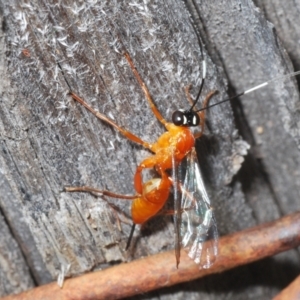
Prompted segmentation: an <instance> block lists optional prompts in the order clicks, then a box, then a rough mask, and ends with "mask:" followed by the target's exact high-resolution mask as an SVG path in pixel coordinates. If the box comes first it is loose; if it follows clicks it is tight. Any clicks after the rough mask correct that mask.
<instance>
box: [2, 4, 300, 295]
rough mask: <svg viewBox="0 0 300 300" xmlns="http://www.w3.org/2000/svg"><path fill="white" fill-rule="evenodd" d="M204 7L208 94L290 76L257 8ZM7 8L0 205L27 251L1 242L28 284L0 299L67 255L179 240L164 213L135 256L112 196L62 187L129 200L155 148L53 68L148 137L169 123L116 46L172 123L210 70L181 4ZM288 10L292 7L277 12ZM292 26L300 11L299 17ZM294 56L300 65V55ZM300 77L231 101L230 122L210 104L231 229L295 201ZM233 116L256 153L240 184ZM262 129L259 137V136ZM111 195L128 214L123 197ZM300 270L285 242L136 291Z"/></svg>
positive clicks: (271, 278) (207, 287) (191, 288)
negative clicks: (187, 279) (267, 255)
mask: <svg viewBox="0 0 300 300" xmlns="http://www.w3.org/2000/svg"><path fill="white" fill-rule="evenodd" d="M287 3H288V2H284V3H281V5H289V4H287ZM198 8H199V10H198V12H199V14H200V18H198V17H197V19H196V23H197V24H198V27H199V30H200V32H201V38H202V39H203V42H204V44H205V49H206V50H205V57H206V59H207V62H208V79H207V84H206V87H205V90H204V94H205V93H206V92H208V91H209V90H212V89H217V90H219V91H220V93H219V95H218V97H216V99H215V101H216V100H217V99H223V98H226V97H227V96H226V94H224V92H225V90H226V88H227V82H230V86H231V92H232V91H233V89H235V90H236V91H237V92H238V91H241V90H244V89H245V88H249V87H251V86H253V85H256V84H258V83H260V82H263V81H265V80H268V79H270V78H273V77H275V76H277V75H279V74H285V73H288V72H291V71H292V66H291V63H290V60H289V58H288V56H287V53H286V52H285V50H284V49H283V48H282V46H281V42H280V41H279V40H278V38H277V37H276V34H275V31H274V27H273V26H272V24H270V23H268V22H267V21H266V20H265V17H264V15H263V14H262V12H261V11H259V10H258V9H257V8H256V7H255V6H254V5H253V4H252V2H250V1H239V2H238V1H230V2H228V1H224V2H223V1H218V3H216V2H214V1H202V2H201V3H200V2H199V3H198ZM278 9H279V10H280V8H278ZM296 9H297V8H295V10H296ZM282 10H283V11H284V8H282ZM191 13H192V14H193V16H194V17H195V16H196V15H195V11H191ZM292 13H293V15H294V13H295V11H293V12H292ZM1 15H2V17H3V22H2V24H3V26H2V33H1V35H0V36H1V43H2V44H1V45H3V47H1V75H2V76H1V77H2V80H1V83H0V86H1V123H0V132H1V149H2V151H1V156H0V157H1V192H2V193H1V197H0V208H1V211H0V212H1V214H2V215H3V216H4V218H1V221H0V222H1V224H2V223H3V224H4V225H5V226H6V227H8V228H9V230H5V229H4V230H1V233H2V231H5V233H4V234H3V236H4V235H5V239H6V240H7V241H10V242H11V243H12V245H13V244H14V243H15V242H14V241H16V242H17V244H18V247H17V246H16V244H15V246H10V247H8V246H6V247H4V246H2V245H4V244H6V243H5V242H4V243H1V245H0V253H1V255H2V256H3V257H4V259H1V261H0V278H1V282H4V281H3V279H2V278H6V280H7V278H10V277H9V276H8V274H9V273H8V272H10V273H15V274H19V277H14V279H13V280H7V283H6V284H5V288H2V287H1V291H0V295H4V294H8V293H12V292H18V291H20V290H24V289H26V288H30V287H32V285H33V282H35V283H36V284H42V283H45V282H49V281H51V280H55V279H56V277H57V275H58V273H59V272H60V270H61V268H62V266H65V267H66V266H67V265H68V264H71V267H70V271H69V273H68V275H75V274H79V273H82V272H86V271H90V270H94V269H99V268H104V267H108V266H109V265H111V264H115V263H117V262H120V261H126V260H130V259H133V258H136V257H139V256H142V255H147V254H151V253H157V252H160V251H162V250H164V249H172V247H173V228H172V222H171V220H169V219H168V218H156V219H155V220H153V221H152V222H150V223H151V226H150V225H149V227H151V230H144V231H143V232H142V233H141V234H140V238H137V239H136V242H135V247H134V249H133V251H132V253H130V254H131V256H129V257H128V254H127V253H126V252H124V251H123V249H124V245H125V243H126V240H127V236H128V233H129V230H130V226H129V225H127V224H124V223H122V232H120V231H118V228H117V224H116V223H117V222H116V219H115V215H114V214H113V212H112V210H111V208H110V207H109V205H108V204H107V203H106V202H104V201H101V200H100V199H96V198H95V197H93V196H91V195H86V194H66V193H64V192H63V187H64V186H66V185H84V184H85V185H86V184H88V185H92V186H95V187H99V188H106V189H109V190H112V191H115V192H122V193H132V192H133V188H132V177H133V174H134V171H135V166H136V164H137V163H138V162H139V161H140V160H141V158H143V157H145V156H146V155H147V153H146V152H145V151H144V150H143V149H141V148H140V147H138V146H136V145H133V144H132V143H130V142H128V141H126V140H125V139H124V138H123V137H122V136H121V135H120V134H118V133H116V132H115V131H114V130H113V129H111V128H110V127H109V126H107V125H105V124H103V123H102V122H100V121H98V120H97V119H96V118H95V117H93V116H92V115H91V114H89V113H88V112H86V111H85V110H84V109H83V108H82V107H80V106H79V105H77V104H75V103H74V102H73V101H72V100H71V99H70V97H69V96H68V95H67V93H68V87H67V85H66V82H65V81H64V78H63V76H62V74H61V72H60V70H59V68H58V67H57V61H59V62H60V64H61V65H62V66H63V68H64V70H65V71H64V73H65V77H66V78H67V79H68V81H69V82H70V84H71V86H72V88H73V89H74V91H76V92H77V93H78V94H80V95H82V96H83V97H84V98H85V99H86V100H87V101H88V102H89V103H92V104H93V106H94V107H95V108H97V109H99V111H101V112H103V113H105V114H106V115H108V116H110V117H111V118H114V119H115V120H116V122H117V123H118V124H120V125H122V126H124V127H126V128H127V129H130V130H131V131H132V132H134V133H135V134H137V135H139V136H141V137H142V138H143V139H145V140H148V141H154V139H155V137H156V136H157V135H158V134H160V133H162V132H163V129H162V128H161V126H160V125H159V124H158V122H157V121H156V120H155V119H154V118H153V116H152V114H151V111H150V110H149V108H148V106H147V103H146V101H145V99H144V95H143V93H142V91H141V89H140V87H139V86H138V84H137V83H136V81H135V79H134V78H133V75H132V73H131V71H130V69H129V67H128V65H127V64H126V62H125V60H124V59H123V58H122V56H120V55H119V54H118V53H117V52H116V51H115V48H114V46H115V41H116V38H119V39H120V40H121V41H122V43H123V44H124V45H125V47H126V48H127V50H128V51H129V53H130V54H131V55H132V56H133V59H134V60H135V62H136V64H137V67H138V70H139V71H140V73H141V75H142V76H143V78H144V79H145V81H146V83H147V85H148V86H149V89H150V92H151V94H152V95H153V97H154V99H155V102H156V103H157V106H158V108H159V109H160V110H161V112H162V114H163V115H164V116H165V117H166V118H168V119H169V118H170V115H171V113H172V111H173V110H174V109H175V108H178V107H183V108H185V107H186V105H187V102H186V99H185V95H184V92H183V87H184V86H185V85H187V84H190V83H192V84H193V86H194V87H195V88H194V89H193V94H196V93H197V88H196V87H197V86H198V85H199V74H201V64H200V52H199V45H198V42H197V39H196V36H195V33H194V31H193V29H192V27H191V26H190V23H189V18H188V14H187V10H186V8H185V6H184V5H183V4H182V2H181V1H171V0H170V1H165V2H161V1H157V2H155V1H150V2H147V3H144V2H129V1H128V2H127V1H120V2H117V1H107V2H104V1H101V2H100V3H89V2H87V3H83V2H79V1H78V3H76V2H74V1H61V3H60V4H57V3H56V2H55V1H53V2H52V1H48V0H47V1H43V2H41V1H36V2H32V1H31V2H30V4H28V3H27V2H22V1H10V2H9V3H8V1H1ZM295 16H297V14H295ZM290 18H291V16H290V15H289V13H288V11H286V13H283V14H282V16H281V15H280V19H285V20H291V19H290ZM296 22H299V21H298V19H297V18H296V17H295V20H293V21H292V20H291V23H292V24H294V23H296ZM279 26H280V24H279ZM298 28H299V26H298ZM281 30H283V32H284V34H283V36H284V37H287V38H288V37H289V36H292V37H293V40H297V39H296V36H298V39H299V35H300V34H299V31H297V26H294V27H292V28H290V30H292V34H291V33H290V34H289V33H288V32H286V31H284V30H286V27H284V28H283V27H279V29H278V32H280V31H281ZM286 43H289V44H287V45H288V49H289V51H291V52H290V53H296V51H295V50H293V49H295V47H296V46H297V44H296V43H294V44H293V43H292V42H291V41H290V40H288V42H285V41H284V45H286ZM291 44H293V45H295V46H290V45H291ZM24 49H27V50H28V51H29V53H30V56H29V57H28V56H26V55H24V53H22V50H24ZM291 49H292V50H291ZM25 54H26V52H25ZM208 55H209V56H208ZM292 57H293V60H294V61H296V63H295V65H297V63H298V65H299V58H298V57H297V56H296V55H293V56H292ZM227 76H228V77H227ZM295 83H296V81H295V80H287V81H285V82H284V83H282V82H278V83H276V84H274V85H272V86H271V87H270V88H265V89H263V90H259V91H258V92H256V93H253V94H251V95H249V96H247V97H244V98H243V100H242V102H235V103H233V108H234V112H235V116H236V118H237V119H236V120H237V121H236V122H235V121H234V119H233V111H232V109H231V106H230V104H228V103H227V104H224V105H222V106H219V107H216V108H213V109H211V110H210V111H209V112H208V122H207V123H208V129H207V130H206V137H205V138H203V139H202V141H200V142H199V143H198V148H199V155H200V163H201V166H202V167H203V175H204V177H205V182H206V185H207V189H208V192H209V194H210V196H211V199H212V203H213V205H214V207H215V213H216V216H217V221H218V227H219V231H220V233H221V234H222V235H224V234H226V233H229V232H233V231H237V230H240V229H242V228H246V227H249V226H251V225H254V224H256V223H261V222H263V221H268V220H273V219H276V218H278V217H279V216H281V215H284V214H287V213H289V212H293V211H296V210H298V209H299V207H300V202H299V198H300V197H299V196H300V188H299V185H300V174H299V173H300V171H299V170H300V155H299V95H298V92H297V89H296V85H295ZM236 123H237V125H238V128H239V133H240V134H241V135H243V138H244V139H245V140H247V142H248V143H249V144H251V150H250V154H249V155H248V156H247V158H246V161H245V163H244V164H243V165H242V169H241V170H240V172H239V174H238V176H235V177H233V176H234V175H235V172H236V170H237V169H238V167H239V164H240V158H241V157H242V155H243V151H244V149H245V143H244V142H242V140H241V139H240V137H239V136H238V134H237V131H236V126H235V124H236ZM258 128H262V129H263V132H262V133H260V134H259V133H258V132H259V131H258V130H257V129H258ZM112 202H113V203H115V204H116V205H118V206H119V207H120V208H121V209H123V210H125V212H126V214H127V216H128V217H129V207H130V203H129V202H126V201H117V200H116V201H112ZM128 220H129V219H128ZM1 227H2V228H4V226H1ZM136 236H138V233H137V234H136ZM1 241H2V240H1ZM12 248H13V250H12ZM10 253H11V254H12V253H13V255H15V256H12V255H9V254H10ZM15 257H16V258H15ZM16 261H18V262H19V263H18V264H16V263H15V262H16ZM25 262H26V263H25ZM5 265H6V266H9V267H5ZM297 265H299V259H298V256H297V252H296V251H289V252H288V253H285V254H283V255H280V256H278V257H276V258H272V259H269V260H265V261H264V262H261V263H260V264H254V265H251V266H247V267H243V268H240V269H237V270H234V271H231V272H229V273H226V274H224V275H218V276H214V277H211V278H209V279H206V280H201V281H196V282H193V283H190V284H188V285H181V286H178V287H177V288H170V289H166V290H164V291H160V292H157V293H152V294H149V295H144V296H142V298H147V299H148V298H149V299H150V298H153V299H155V298H157V297H161V298H164V299H168V298H171V297H172V299H176V297H177V299H179V298H186V297H187V296H188V298H189V299H193V298H195V299H198V298H199V297H201V299H206V298H208V297H209V298H210V299H211V298H216V299H222V298H228V296H229V295H230V298H231V299H247V298H255V299H266V298H269V297H270V296H271V295H275V294H276V293H278V291H279V290H280V289H282V288H283V287H284V286H285V285H287V284H288V283H289V282H290V281H291V280H292V279H293V278H294V277H295V276H296V274H297V272H299V267H297ZM27 267H28V268H29V270H30V272H29V271H28V269H27Z"/></svg>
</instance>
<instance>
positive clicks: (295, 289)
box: [273, 276, 300, 300]
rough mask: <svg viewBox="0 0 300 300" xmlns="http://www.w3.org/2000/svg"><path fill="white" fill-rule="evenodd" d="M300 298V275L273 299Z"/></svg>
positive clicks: (287, 299) (289, 299) (291, 299)
mask: <svg viewBox="0 0 300 300" xmlns="http://www.w3.org/2000/svg"><path fill="white" fill-rule="evenodd" d="M293 299H295V300H296V299H300V276H298V277H297V278H296V279H295V280H294V281H293V282H292V283H291V284H290V285H289V286H288V287H286V288H285V289H284V290H282V291H281V292H280V293H279V294H278V295H277V296H276V297H274V298H273V300H293Z"/></svg>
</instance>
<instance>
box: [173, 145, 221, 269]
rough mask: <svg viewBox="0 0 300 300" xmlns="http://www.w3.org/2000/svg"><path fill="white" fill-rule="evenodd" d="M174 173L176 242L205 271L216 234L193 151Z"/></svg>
mask: <svg viewBox="0 0 300 300" xmlns="http://www.w3.org/2000/svg"><path fill="white" fill-rule="evenodd" d="M174 174H175V175H176V178H174V177H173V180H176V182H178V184H174V200H175V214H174V218H175V219H176V220H175V228H177V230H176V231H178V234H177V235H178V238H177V239H176V241H177V243H178V242H179V240H181V246H182V247H183V248H185V249H186V250H187V252H188V255H189V257H190V258H191V259H193V260H194V261H195V262H196V263H197V264H200V266H201V268H209V267H210V266H211V265H212V264H213V263H214V261H215V259H216V257H217V254H218V231H217V225H216V220H215V217H214V213H213V209H212V207H211V205H210V201H209V198H208V195H207V193H206V190H205V187H204V184H203V180H202V176H201V172H200V169H199V164H198V159H197V155H196V151H195V149H194V148H193V149H192V151H191V152H190V153H189V154H188V155H187V157H186V161H184V162H182V163H181V164H180V165H179V167H178V171H177V173H174ZM174 182H175V181H173V183H174ZM176 194H177V196H176ZM176 198H177V204H176ZM178 200H179V202H178ZM179 206H180V208H179ZM177 247H178V245H177V246H176V245H175V248H177ZM178 251H179V250H178V249H177V252H178Z"/></svg>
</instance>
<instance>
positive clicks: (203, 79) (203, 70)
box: [189, 3, 206, 111]
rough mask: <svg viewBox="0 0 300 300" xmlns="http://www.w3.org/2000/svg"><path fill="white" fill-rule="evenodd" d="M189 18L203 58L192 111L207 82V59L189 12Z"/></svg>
mask: <svg viewBox="0 0 300 300" xmlns="http://www.w3.org/2000/svg"><path fill="white" fill-rule="evenodd" d="M193 4H194V3H193ZM189 19H190V23H191V25H192V27H193V30H194V32H195V34H196V37H197V40H198V44H199V46H200V52H201V59H202V79H201V84H200V89H199V92H198V94H197V97H196V99H195V101H194V103H193V105H192V106H191V108H190V109H189V111H192V110H193V109H194V107H195V105H196V104H197V102H198V100H199V98H200V95H201V93H202V89H203V86H204V82H205V78H206V61H205V60H204V56H203V48H202V42H201V39H200V35H199V33H198V30H197V28H196V26H195V24H194V21H193V19H192V16H191V14H189Z"/></svg>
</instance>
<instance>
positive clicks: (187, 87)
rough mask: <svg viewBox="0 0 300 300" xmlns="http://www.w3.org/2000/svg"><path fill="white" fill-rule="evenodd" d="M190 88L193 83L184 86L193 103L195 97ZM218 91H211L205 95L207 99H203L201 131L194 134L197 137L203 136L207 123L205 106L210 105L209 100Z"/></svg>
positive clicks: (189, 99) (200, 115)
mask: <svg viewBox="0 0 300 300" xmlns="http://www.w3.org/2000/svg"><path fill="white" fill-rule="evenodd" d="M190 88H191V85H188V86H186V87H185V88H184V90H185V94H186V98H187V99H188V101H189V102H190V103H191V104H193V103H194V101H193V99H192V97H191V95H190ZM216 93H217V91H211V92H209V93H208V95H207V96H206V97H205V99H204V101H203V104H202V110H201V111H199V112H198V115H199V117H200V124H199V127H200V129H201V131H200V132H197V133H195V134H194V137H195V139H197V138H199V137H201V135H202V134H203V129H204V123H205V112H206V110H205V108H206V107H207V106H208V102H209V100H210V99H211V97H212V96H213V95H215V94H216Z"/></svg>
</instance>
